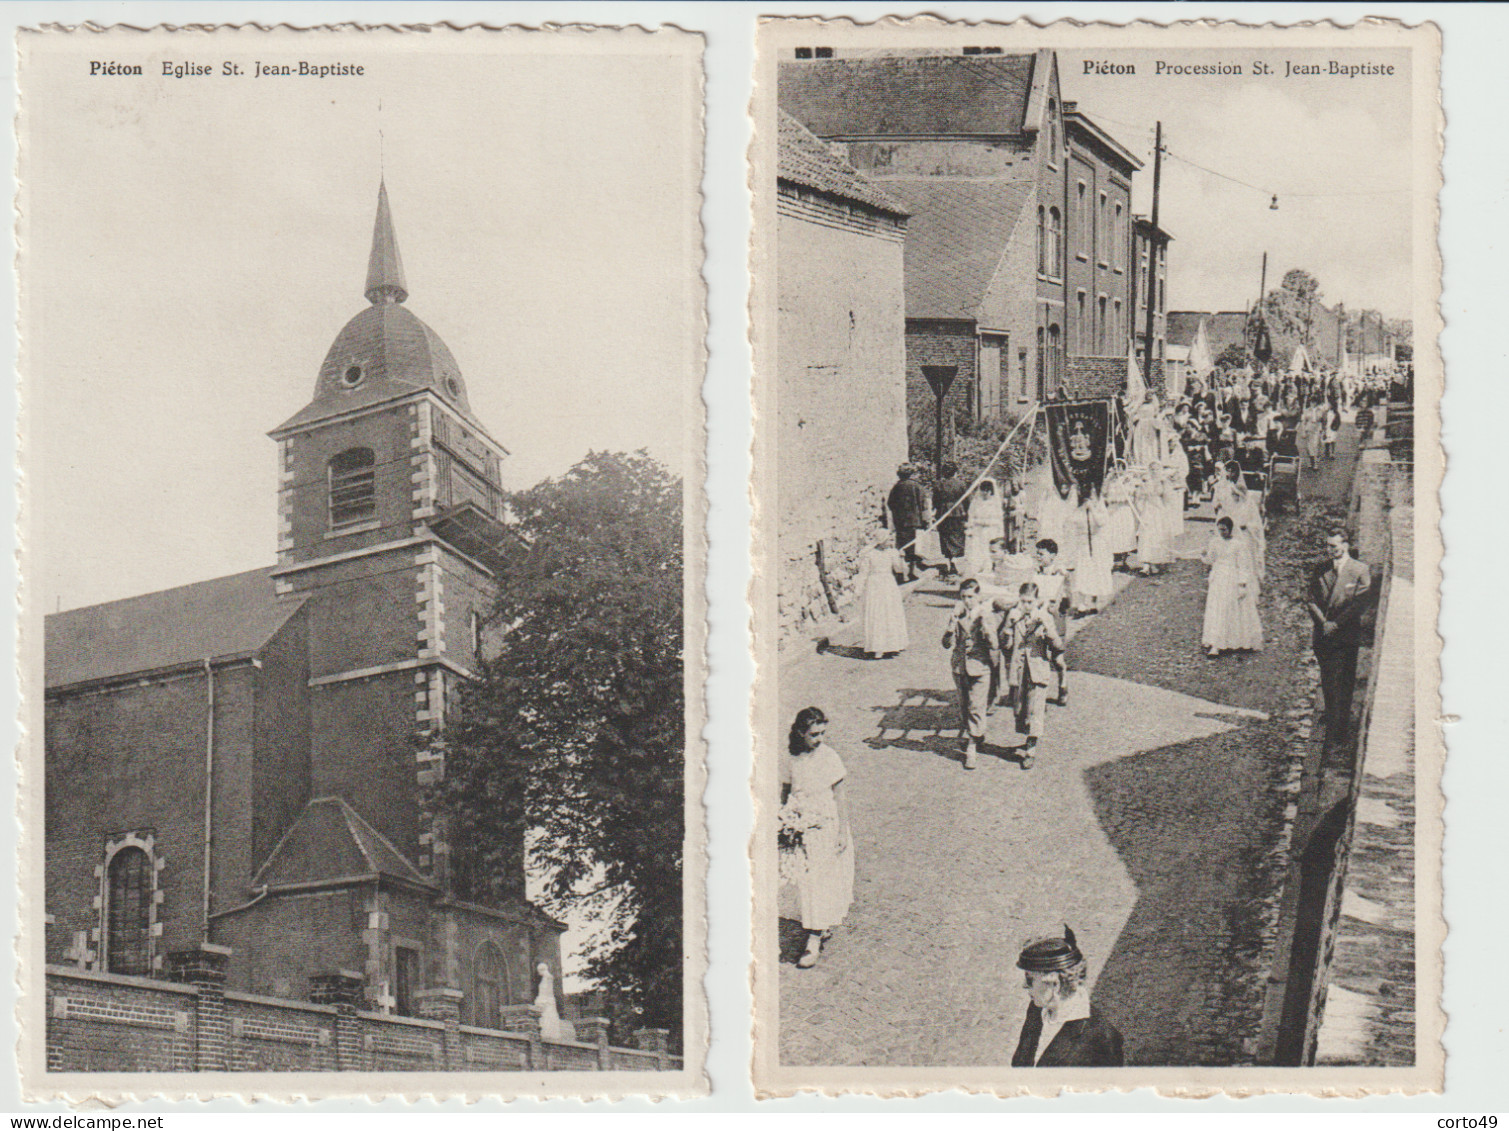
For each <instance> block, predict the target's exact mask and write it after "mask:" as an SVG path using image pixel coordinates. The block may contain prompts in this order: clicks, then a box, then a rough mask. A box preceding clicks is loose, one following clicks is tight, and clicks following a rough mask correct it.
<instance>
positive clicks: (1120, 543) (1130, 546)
mask: <svg viewBox="0 0 1509 1131" xmlns="http://www.w3.org/2000/svg"><path fill="white" fill-rule="evenodd" d="M1132 487H1133V484H1132V479H1131V476H1129V475H1128V474H1127V469H1126V463H1125V461H1123V460H1117V461H1116V467H1115V470H1113V471H1112V472H1111V474H1110V476H1109V477H1108V478H1107V479H1106V491H1105V501H1106V541H1108V542H1109V543H1110V544H1111V553H1112V555H1114V557H1115V558H1117V559H1120V558H1123V557H1125V556H1126V555H1127V554H1130V553H1131V552H1132V551H1133V550H1135V549H1136V548H1137V516H1136V514H1135V512H1133V510H1132Z"/></svg>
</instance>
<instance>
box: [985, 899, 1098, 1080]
mask: <svg viewBox="0 0 1509 1131" xmlns="http://www.w3.org/2000/svg"><path fill="white" fill-rule="evenodd" d="M1016 964H1017V967H1018V968H1019V969H1021V970H1023V971H1025V972H1026V982H1027V996H1028V997H1029V998H1031V1000H1032V1004H1031V1005H1029V1006H1028V1007H1027V1017H1026V1019H1025V1020H1023V1022H1022V1035H1021V1037H1020V1039H1019V1040H1018V1041H1017V1046H1016V1052H1015V1053H1014V1054H1013V1055H1012V1057H1011V1067H1013V1068H1121V1067H1122V1066H1124V1065H1125V1064H1126V1054H1125V1052H1124V1051H1123V1049H1122V1042H1121V1033H1120V1032H1119V1031H1118V1030H1117V1028H1116V1026H1114V1025H1112V1024H1111V1023H1110V1022H1109V1021H1107V1020H1106V1019H1105V1018H1103V1017H1101V1016H1100V1014H1099V1013H1098V1012H1096V1010H1095V1009H1094V1007H1093V1006H1091V1005H1090V994H1089V992H1088V990H1086V988H1085V976H1086V973H1087V972H1088V963H1086V961H1085V956H1084V955H1083V954H1081V953H1080V952H1079V945H1078V943H1077V942H1076V941H1075V938H1074V932H1073V931H1071V930H1070V929H1069V928H1068V927H1067V926H1065V927H1064V934H1063V937H1062V938H1059V937H1056V936H1054V937H1050V938H1044V939H1037V940H1035V941H1033V942H1030V943H1028V944H1027V946H1025V947H1024V948H1023V949H1022V953H1021V955H1020V956H1019V957H1018V958H1017V960H1016Z"/></svg>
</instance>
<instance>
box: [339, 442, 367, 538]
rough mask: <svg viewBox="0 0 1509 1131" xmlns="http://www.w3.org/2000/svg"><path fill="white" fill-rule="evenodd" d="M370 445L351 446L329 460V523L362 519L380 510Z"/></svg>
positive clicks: (342, 522)
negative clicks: (365, 446) (364, 446)
mask: <svg viewBox="0 0 1509 1131" xmlns="http://www.w3.org/2000/svg"><path fill="white" fill-rule="evenodd" d="M376 462H377V461H376V460H375V459H374V458H373V455H372V449H371V448H348V449H347V450H346V451H344V452H341V453H340V454H339V455H337V456H336V457H334V458H333V459H332V460H331V461H330V525H331V526H344V525H345V524H346V523H349V522H360V521H361V520H362V519H364V518H371V517H372V515H374V514H376V513H377V491H376V476H375V473H374V467H375V465H376Z"/></svg>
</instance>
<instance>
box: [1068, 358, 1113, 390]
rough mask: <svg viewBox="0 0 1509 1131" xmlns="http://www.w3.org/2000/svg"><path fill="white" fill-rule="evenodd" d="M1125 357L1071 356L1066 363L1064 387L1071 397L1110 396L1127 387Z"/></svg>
mask: <svg viewBox="0 0 1509 1131" xmlns="http://www.w3.org/2000/svg"><path fill="white" fill-rule="evenodd" d="M1126 383H1127V359H1126V358H1124V357H1071V358H1068V359H1067V360H1066V361H1065V363H1064V387H1065V388H1066V389H1068V391H1069V395H1070V396H1071V397H1110V396H1115V395H1116V394H1117V393H1120V392H1121V391H1122V390H1123V389H1125V388H1126Z"/></svg>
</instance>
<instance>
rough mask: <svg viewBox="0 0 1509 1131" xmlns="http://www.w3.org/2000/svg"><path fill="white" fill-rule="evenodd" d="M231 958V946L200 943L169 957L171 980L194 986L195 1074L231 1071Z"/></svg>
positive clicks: (174, 952)
mask: <svg viewBox="0 0 1509 1131" xmlns="http://www.w3.org/2000/svg"><path fill="white" fill-rule="evenodd" d="M230 956H231V948H230V947H228V946H216V945H215V944H214V943H200V944H199V946H198V947H196V948H195V949H193V950H175V951H173V952H172V953H171V954H169V955H168V978H169V980H171V981H174V982H181V983H183V984H185V985H190V986H193V987H194V989H196V990H197V991H198V996H197V997H196V998H195V1011H196V1016H195V1019H194V1033H195V1036H196V1042H195V1048H194V1070H195V1071H196V1072H224V1071H225V1070H226V1069H228V1068H229V1067H230V1065H229V1064H228V1063H227V1058H226V1055H225V1054H226V1046H227V1043H228V1042H229V1040H230V1023H229V1021H227V1019H226V1016H225V966H226V963H227V961H228V960H229V959H230Z"/></svg>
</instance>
